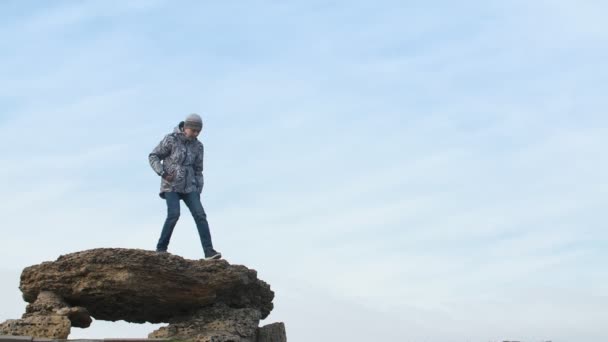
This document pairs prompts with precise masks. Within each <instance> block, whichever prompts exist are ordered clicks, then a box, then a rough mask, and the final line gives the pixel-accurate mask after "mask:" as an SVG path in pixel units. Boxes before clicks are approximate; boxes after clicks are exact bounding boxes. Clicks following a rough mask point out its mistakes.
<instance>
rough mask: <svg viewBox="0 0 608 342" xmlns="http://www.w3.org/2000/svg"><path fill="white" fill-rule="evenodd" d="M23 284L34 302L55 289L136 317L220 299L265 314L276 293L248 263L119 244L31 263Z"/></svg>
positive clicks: (97, 309)
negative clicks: (237, 263)
mask: <svg viewBox="0 0 608 342" xmlns="http://www.w3.org/2000/svg"><path fill="white" fill-rule="evenodd" d="M20 289H21V291H22V292H23V298H24V299H25V300H26V301H27V302H30V303H32V302H34V301H35V299H36V298H37V297H38V295H39V294H40V293H41V292H43V290H44V291H50V292H52V293H55V294H57V295H58V296H59V297H60V298H61V299H62V300H63V301H65V303H67V304H68V305H69V306H72V307H83V308H86V310H88V312H89V313H90V315H91V316H93V317H94V318H95V319H99V320H109V321H117V320H125V321H127V322H135V323H143V322H151V323H160V322H174V321H175V320H174V318H175V317H187V316H192V315H194V314H196V313H197V312H198V311H199V310H201V309H205V308H206V307H209V306H211V305H214V304H224V305H225V306H226V307H229V308H236V309H245V308H247V309H253V310H257V311H258V312H259V314H260V317H261V318H265V317H266V316H268V314H269V313H270V311H271V310H272V307H273V306H272V299H273V297H274V293H273V292H272V291H271V290H270V286H269V285H268V284H266V283H265V282H263V281H261V280H259V279H258V278H257V272H256V271H255V270H251V269H248V268H246V267H245V266H241V265H230V264H229V263H228V262H227V261H225V260H211V261H205V260H187V259H184V258H182V257H179V256H176V255H172V254H157V253H155V252H153V251H145V250H136V249H119V248H101V249H92V250H87V251H83V252H77V253H72V254H67V255H63V256H60V257H59V258H58V259H57V260H56V261H53V262H44V263H42V264H39V265H35V266H30V267H27V268H25V269H24V270H23V272H22V274H21V285H20ZM76 321H77V320H76ZM75 326H76V325H75Z"/></svg>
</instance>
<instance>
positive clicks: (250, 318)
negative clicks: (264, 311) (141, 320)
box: [148, 304, 261, 342]
mask: <svg viewBox="0 0 608 342" xmlns="http://www.w3.org/2000/svg"><path fill="white" fill-rule="evenodd" d="M260 316H261V314H260V312H259V311H258V310H255V309H233V308H230V307H228V306H226V305H224V304H218V305H214V306H211V307H208V308H204V309H201V310H199V311H197V312H196V313H195V314H193V315H192V316H185V317H176V318H174V319H173V322H172V323H171V324H169V325H168V326H166V327H162V328H160V329H158V330H156V331H154V332H152V333H150V334H149V335H148V337H149V338H171V339H187V340H188V341H198V342H200V341H213V342H216V341H217V342H220V341H221V342H228V341H232V342H255V341H256V334H257V328H258V325H259V322H260Z"/></svg>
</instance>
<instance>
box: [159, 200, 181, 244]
mask: <svg viewBox="0 0 608 342" xmlns="http://www.w3.org/2000/svg"><path fill="white" fill-rule="evenodd" d="M165 200H166V201H167V219H166V220H165V224H164V225H163V230H162V232H161V233H160V239H158V244H157V245H156V250H157V251H159V252H164V251H166V250H167V248H168V247H169V240H171V234H173V228H175V225H176V224H177V220H178V219H179V194H178V193H176V192H166V193H165Z"/></svg>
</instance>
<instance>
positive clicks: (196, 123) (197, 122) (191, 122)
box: [184, 113, 203, 130]
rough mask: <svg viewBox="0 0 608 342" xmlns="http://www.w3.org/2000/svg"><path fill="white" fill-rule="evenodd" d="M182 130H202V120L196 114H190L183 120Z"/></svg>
mask: <svg viewBox="0 0 608 342" xmlns="http://www.w3.org/2000/svg"><path fill="white" fill-rule="evenodd" d="M184 128H194V129H198V130H201V129H202V128H203V119H201V117H200V116H199V115H198V114H196V113H192V114H190V115H188V116H187V117H186V120H184Z"/></svg>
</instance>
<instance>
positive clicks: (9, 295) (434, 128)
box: [0, 0, 608, 342]
mask: <svg viewBox="0 0 608 342" xmlns="http://www.w3.org/2000/svg"><path fill="white" fill-rule="evenodd" d="M607 11H608V5H607V4H606V3H605V2H602V1H593V0H579V1H560V0H556V1H520V0H514V1H509V2H504V1H463V2H451V1H439V0H436V1H427V2H424V3H421V2H408V1H375V2H371V1H369V2H357V1H334V2H324V1H293V2H279V1H251V2H236V1H233V2H211V1H173V2H170V1H153V0H150V1H48V2H39V1H3V2H1V3H0V42H1V43H0V44H1V45H0V46H1V49H2V51H3V52H2V53H1V54H0V75H2V77H1V78H0V105H1V106H0V108H1V109H0V137H1V139H2V144H0V154H1V155H2V160H3V166H4V167H3V168H1V169H0V177H1V178H2V179H3V180H4V183H3V189H4V199H3V201H2V206H0V215H1V216H2V217H3V218H4V222H3V224H2V227H3V228H2V235H3V237H2V241H3V242H4V243H3V245H4V248H2V249H0V277H1V279H2V282H1V283H0V303H2V305H0V321H4V320H5V319H9V318H18V317H19V316H20V315H21V314H22V313H23V312H24V308H25V303H23V302H22V300H21V298H20V292H19V290H18V289H17V286H18V283H19V274H20V272H21V270H22V269H23V268H24V267H26V266H29V265H32V264H38V263H40V262H43V261H47V260H54V259H56V258H57V257H58V256H59V255H61V254H65V253H71V252H75V251H80V250H85V249H89V248H98V247H124V248H143V249H153V248H154V246H155V244H156V240H157V238H158V235H159V234H160V228H161V225H162V221H163V219H164V215H165V212H164V210H165V209H164V203H163V202H162V200H160V199H159V198H158V196H157V191H158V186H159V179H158V176H156V174H154V172H152V170H151V169H150V167H149V166H148V161H147V155H148V153H149V152H150V151H151V150H152V149H153V148H154V146H155V145H156V144H157V143H158V142H159V141H160V139H161V138H162V137H163V136H164V134H166V133H168V132H170V131H171V130H172V128H173V127H174V126H175V125H176V124H177V123H178V122H179V121H180V120H182V119H183V118H184V117H185V116H186V115H187V114H189V113H191V112H197V113H200V114H201V116H202V117H203V120H204V122H205V128H204V130H203V134H202V137H201V140H202V141H203V142H204V144H205V152H206V155H205V179H206V182H205V189H204V192H203V205H204V206H205V209H206V211H207V214H208V218H209V221H210V225H211V231H212V235H213V237H214V242H215V245H216V247H217V249H218V250H220V251H221V252H222V253H223V254H224V255H225V257H226V258H227V259H228V260H229V261H230V262H232V263H237V264H244V265H247V266H249V267H251V268H255V269H257V270H258V272H259V276H260V277H261V278H262V279H264V280H266V281H268V282H269V283H270V284H271V286H272V288H273V289H274V290H275V292H276V299H275V310H274V311H273V312H272V313H271V315H270V316H269V317H268V319H266V320H265V321H264V322H262V324H266V323H271V322H275V321H284V322H286V324H287V334H288V337H289V340H290V341H296V342H297V341H311V340H315V341H336V340H342V341H374V340H398V341H428V342H430V341H455V342H456V341H490V340H491V341H494V340H504V339H520V340H522V341H540V340H543V339H544V340H553V341H605V340H606V339H608V329H607V328H605V324H604V323H605V317H606V310H605V308H606V307H608V290H607V289H608V275H607V274H606V272H604V271H603V270H604V269H605V265H606V261H607V257H608V254H607V252H606V250H607V248H606V247H608V233H607V229H606V228H607V222H608V220H607V219H606V217H605V214H604V212H603V209H604V208H605V206H606V198H607V195H608V176H607V175H608V160H607V158H606V157H605V150H606V148H607V147H608V138H607V136H608V119H607V116H606V113H605V108H607V105H608V101H607V99H606V95H605V94H606V91H607V90H608V89H607V87H606V84H607V82H608V69H607V68H606V67H605V64H606V63H605V61H606V60H607V58H608V48H606V46H608V44H607V43H608V25H606V24H605V20H604V14H605V13H607ZM197 240H198V237H197V235H196V230H195V227H194V223H193V222H192V220H191V218H190V217H189V216H188V215H187V214H186V215H183V216H182V218H181V219H180V222H179V223H178V226H177V227H176V231H175V233H174V237H173V239H172V241H171V245H170V247H169V248H170V251H171V252H173V253H175V254H179V255H182V256H184V257H187V258H192V259H197V258H199V257H201V254H202V251H201V247H200V246H199V245H198V242H197ZM156 326H158V325H155V326H152V325H149V324H145V325H136V324H127V323H124V322H116V323H112V322H101V321H95V322H94V323H93V325H92V326H91V327H90V328H88V329H76V328H75V329H73V331H72V334H71V336H70V337H71V338H86V337H92V338H104V337H105V338H109V337H144V336H146V335H147V333H148V332H150V331H152V330H153V329H155V327H156Z"/></svg>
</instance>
